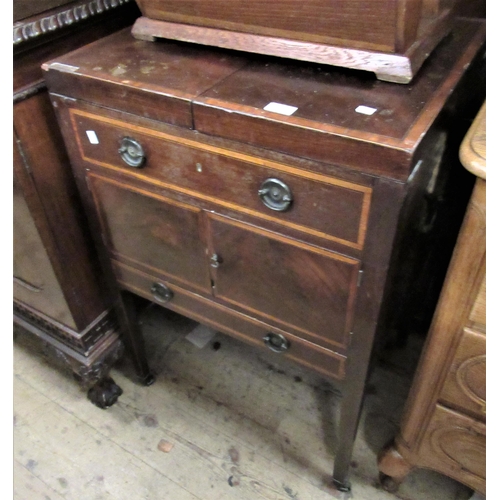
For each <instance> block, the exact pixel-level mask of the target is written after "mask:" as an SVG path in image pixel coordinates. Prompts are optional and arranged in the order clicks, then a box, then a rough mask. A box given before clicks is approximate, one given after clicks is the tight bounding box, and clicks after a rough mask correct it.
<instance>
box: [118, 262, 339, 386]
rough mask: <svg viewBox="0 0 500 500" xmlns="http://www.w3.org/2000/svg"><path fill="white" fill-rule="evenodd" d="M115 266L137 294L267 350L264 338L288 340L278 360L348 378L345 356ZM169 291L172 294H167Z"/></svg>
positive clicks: (126, 285) (122, 281)
mask: <svg viewBox="0 0 500 500" xmlns="http://www.w3.org/2000/svg"><path fill="white" fill-rule="evenodd" d="M113 266H114V271H115V275H116V278H117V280H118V282H119V284H120V285H121V286H122V287H123V288H126V289H127V290H129V291H131V292H133V293H136V294H138V295H141V296H142V297H144V298H146V299H148V300H151V301H154V302H156V303H158V304H160V305H162V306H164V307H167V308H169V309H172V310H173V311H176V312H178V313H180V314H183V315H184V316H187V317H189V318H192V319H194V320H196V321H199V322H200V323H203V324H206V325H208V326H211V327H213V328H215V329H217V330H219V331H221V332H223V333H226V334H228V335H231V336H233V337H235V338H238V339H240V340H242V341H244V342H247V343H249V344H252V345H256V346H258V347H261V348H264V349H267V348H268V347H267V344H266V342H265V341H264V337H267V336H269V335H270V334H271V338H277V339H279V340H280V342H281V341H283V339H285V340H284V341H283V342H284V343H285V344H286V346H287V348H286V350H284V351H282V352H279V353H278V352H277V353H276V355H277V356H285V357H287V358H289V359H291V360H293V361H295V362H297V363H299V364H301V365H303V366H305V367H307V368H309V369H312V370H314V371H316V372H317V373H319V374H321V375H322V376H325V377H329V378H335V379H342V378H344V365H345V359H346V358H345V357H344V356H341V355H339V354H337V353H334V352H332V351H329V350H327V349H324V348H322V347H320V346H317V345H314V344H312V343H310V342H307V341H305V340H303V339H300V338H297V337H295V336H294V335H291V334H289V333H288V332H285V331H283V330H280V329H278V328H275V327H272V326H269V325H267V324H265V323H264V322H262V321H259V320H257V319H255V318H252V317H250V316H248V315H244V314H241V313H239V312H237V311H234V310H231V309H230V308H228V307H225V306H224V305H221V304H218V303H216V302H214V301H213V300H211V299H208V298H205V297H202V296H200V295H198V294H196V293H193V292H190V291H187V290H185V289H183V288H181V287H178V286H177V285H175V284H173V283H169V282H167V281H162V280H158V279H157V278H155V277H153V276H151V275H149V274H147V273H144V272H141V271H138V270H136V269H133V268H131V267H129V266H127V265H124V264H122V263H118V262H116V261H115V262H114V263H113ZM165 287H166V288H167V289H168V290H169V292H170V293H168V292H167V293H165ZM158 291H160V294H159V293H158ZM154 292H155V293H154ZM272 336H274V337H272ZM267 343H268V344H269V343H270V342H269V340H268V342H267ZM276 345H277V344H276V343H275V342H274V344H273V343H272V342H271V346H272V347H273V349H276V348H277V347H276ZM282 345H283V344H280V346H282ZM280 348H281V347H280Z"/></svg>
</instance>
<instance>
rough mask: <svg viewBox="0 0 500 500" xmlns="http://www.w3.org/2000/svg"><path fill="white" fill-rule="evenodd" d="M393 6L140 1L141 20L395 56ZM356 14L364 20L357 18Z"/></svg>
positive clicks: (294, 0)
mask: <svg viewBox="0 0 500 500" xmlns="http://www.w3.org/2000/svg"><path fill="white" fill-rule="evenodd" d="M396 4H397V2H394V1H393V0H376V1H371V2H366V1H362V0H355V1H351V2H329V3H325V2H323V1H321V0H312V1H309V2H301V1H300V0H280V1H279V2H273V3H271V4H270V3H269V2H267V1H265V0H256V1H253V2H251V3H250V4H242V3H241V2H236V1H229V2H227V1H223V0H215V1H210V2H209V1H204V0H191V1H187V2H186V1H179V0H166V1H165V0H162V1H158V0H139V2H138V5H139V7H140V9H141V11H142V13H143V15H144V16H146V17H149V18H151V19H158V20H163V21H174V22H181V23H184V24H193V25H199V26H210V27H215V28H221V29H225V30H233V31H240V32H247V33H255V34H260V35H269V34H273V35H275V36H282V37H287V38H292V39H297V40H310V39H312V40H314V41H318V42H322V43H328V42H330V43H339V42H340V43H342V42H344V44H349V43H351V44H352V45H354V46H357V47H361V48H371V49H384V50H386V51H391V50H392V51H393V50H394V48H395V43H396V40H395V33H394V26H395V25H396V18H397V6H396ZM360 11H363V15H362V16H360Z"/></svg>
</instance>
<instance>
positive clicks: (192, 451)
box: [14, 307, 470, 500]
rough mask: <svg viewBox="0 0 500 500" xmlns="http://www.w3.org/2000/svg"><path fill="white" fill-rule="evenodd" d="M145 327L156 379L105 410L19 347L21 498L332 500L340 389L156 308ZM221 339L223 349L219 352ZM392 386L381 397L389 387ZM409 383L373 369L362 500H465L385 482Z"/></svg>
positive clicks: (452, 489) (123, 369) (439, 480)
mask: <svg viewBox="0 0 500 500" xmlns="http://www.w3.org/2000/svg"><path fill="white" fill-rule="evenodd" d="M141 324H142V328H143V331H144V334H145V337H146V345H147V349H148V352H149V357H150V360H151V364H152V367H153V369H154V370H155V371H156V373H157V380H156V382H155V383H154V384H153V385H152V386H150V387H142V386H140V385H138V384H136V383H135V381H134V376H133V375H134V374H133V370H132V368H131V365H130V363H129V361H128V360H127V359H124V360H123V361H122V362H120V363H119V364H118V365H117V366H116V367H115V368H114V369H113V370H112V373H111V375H112V376H113V378H114V379H115V381H116V382H117V383H118V385H120V387H121V388H122V389H123V391H124V393H123V395H122V396H120V398H119V400H118V402H117V403H116V404H115V405H113V406H112V407H111V408H109V409H107V410H101V409H99V408H97V407H95V406H93V405H92V404H91V403H90V402H89V401H88V400H87V399H86V396H85V393H84V392H82V390H81V389H80V388H79V387H78V385H77V384H76V383H75V381H74V380H73V379H72V377H71V375H70V374H68V373H67V372H65V371H64V370H61V369H59V368H58V367H56V366H55V365H54V364H53V362H52V360H50V359H49V358H46V357H45V356H44V355H43V353H41V352H40V349H39V348H37V347H36V344H35V343H32V342H31V341H30V340H29V338H27V337H26V336H24V335H19V336H18V338H17V339H16V341H15V344H14V498H19V499H25V500H32V499H33V500H37V499H42V500H47V499H49V498H50V500H60V499H61V498H62V499H78V500H83V499H84V500H97V499H110V500H114V499H117V500H118V499H119V500H125V499H127V500H128V499H133V500H136V499H140V500H143V499H145V500H146V499H148V500H149V499H150V500H165V499H166V500H169V499H172V500H195V499H200V500H327V499H332V498H340V499H344V498H350V497H349V495H346V494H342V493H339V492H337V491H336V490H333V489H332V488H331V487H330V484H329V479H330V475H331V471H332V466H333V460H334V449H335V421H336V417H337V415H336V409H337V408H338V403H339V398H340V397H341V396H340V393H339V392H338V390H337V389H336V388H335V387H334V385H333V384H330V383H327V382H325V381H324V380H322V379H320V378H319V377H316V376H314V375H312V374H311V373H309V372H307V371H305V370H302V369H301V368H298V367H296V366H295V365H293V364H290V363H287V362H285V361H283V360H281V359H280V358H279V357H278V358H276V357H274V356H273V355H268V354H267V353H262V352H260V351H257V350H253V349H249V348H248V347H247V346H243V345H242V344H240V343H239V342H237V341H235V340H232V339H229V338H227V337H225V336H223V335H221V334H216V335H215V337H214V338H213V339H212V341H211V342H210V343H209V344H207V345H206V346H205V347H203V348H202V349H200V348H198V347H196V346H194V345H193V344H192V343H190V342H189V341H187V340H186V338H185V336H186V334H187V333H189V332H190V331H191V330H192V329H193V328H194V327H195V326H196V324H195V323H193V322H190V321H188V320H185V319H184V318H182V317H179V316H178V315H174V314H171V313H168V312H165V311H164V310H162V309H159V308H156V307H150V308H146V309H145V310H144V311H143V313H142V315H141ZM217 343H218V344H217ZM387 387H390V388H391V390H390V391H387V390H386V389H384V388H387ZM408 387H409V379H408V377H405V376H404V374H397V373H394V372H391V371H388V370H386V369H384V368H379V369H376V370H375V372H374V375H373V377H372V380H371V385H370V391H369V395H368V396H367V400H366V404H365V408H364V411H363V415H362V419H361V423H360V430H359V433H358V437H357V440H356V444H355V451H354V455H353V467H352V478H351V480H352V488H353V491H352V497H353V498H355V499H360V500H394V499H395V498H400V499H404V500H436V499H439V500H465V499H466V498H468V496H470V492H469V490H468V489H467V488H465V487H463V486H462V485H460V484H459V483H456V482H455V481H453V480H451V479H448V478H446V477H444V476H441V475H439V474H437V473H434V472H431V471H420V470H419V471H416V472H412V473H411V475H410V476H409V477H408V479H407V481H406V482H405V483H403V486H402V487H401V489H400V491H399V492H398V494H397V496H395V495H393V494H390V493H387V492H385V491H383V490H381V489H380V488H379V487H378V485H377V476H378V473H377V468H376V454H377V452H378V450H379V449H380V447H381V446H382V445H383V444H385V441H386V440H387V439H388V438H389V437H391V436H392V434H393V433H394V432H395V429H396V428H397V423H398V420H399V417H400V414H401V411H402V406H403V403H404V397H405V395H406V393H407V390H408Z"/></svg>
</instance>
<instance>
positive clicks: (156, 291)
mask: <svg viewBox="0 0 500 500" xmlns="http://www.w3.org/2000/svg"><path fill="white" fill-rule="evenodd" d="M151 293H152V294H153V295H154V297H155V299H156V300H158V301H159V302H168V301H170V300H172V299H173V297H174V292H172V290H170V288H168V286H165V285H164V284H163V283H153V285H152V286H151Z"/></svg>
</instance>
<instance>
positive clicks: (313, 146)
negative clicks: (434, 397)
mask: <svg viewBox="0 0 500 500" xmlns="http://www.w3.org/2000/svg"><path fill="white" fill-rule="evenodd" d="M483 43H484V26H483V23H480V22H469V21H467V22H463V23H460V24H459V25H457V27H456V33H455V36H454V37H452V38H451V39H450V40H449V43H448V44H447V45H445V46H443V47H442V50H441V52H439V53H437V54H436V56H435V57H434V58H433V59H432V60H430V61H431V62H430V64H429V66H428V68H427V70H426V72H425V73H424V75H423V76H422V77H421V79H420V80H419V81H418V82H417V83H416V84H415V85H414V86H413V87H403V86H399V85H394V84H389V83H385V82H380V81H377V80H376V79H375V78H373V77H366V75H365V77H366V78H365V77H362V78H360V77H359V75H358V74H357V73H356V74H353V73H351V72H348V73H346V72H345V71H344V70H331V69H330V68H328V69H325V68H324V67H318V66H314V65H307V64H282V63H281V62H278V61H276V60H273V59H261V58H260V57H255V58H253V57H250V56H243V55H241V54H238V53H229V52H227V51H220V50H217V49H208V48H204V47H200V46H194V45H186V44H179V43H177V42H168V41H161V42H158V43H151V42H147V41H141V40H137V39H135V38H134V37H133V36H132V35H131V33H130V30H124V31H122V32H120V33H117V34H115V35H112V36H110V37H108V38H106V39H103V40H100V41H98V42H96V43H94V44H91V45H89V46H87V47H84V48H82V49H79V50H76V51H74V52H72V53H70V54H67V55H65V56H63V57H59V58H56V59H55V60H52V61H49V62H47V63H46V64H44V66H43V68H44V70H45V78H46V81H47V83H48V86H49V88H50V92H51V100H52V104H53V106H54V109H55V110H56V112H57V116H58V120H59V123H60V127H61V130H62V132H63V135H64V138H65V142H66V146H67V148H68V151H69V154H70V157H71V162H72V167H73V171H74V174H75V177H76V179H77V183H78V186H79V188H80V193H81V196H82V201H83V203H84V204H85V207H86V210H87V213H88V214H89V220H90V223H91V226H92V233H93V235H94V237H95V240H96V245H97V247H98V248H99V250H100V254H101V256H102V259H103V264H104V265H105V267H106V272H107V274H108V276H109V282H110V287H111V288H112V289H113V290H114V294H115V295H114V297H115V298H116V301H117V303H121V304H122V305H121V307H119V308H118V310H119V311H121V313H122V315H121V320H122V324H123V325H124V333H125V334H126V335H127V338H128V340H129V344H130V346H131V350H130V353H131V356H132V359H133V360H134V361H135V363H136V366H137V367H138V373H139V375H140V376H141V377H142V378H144V377H147V376H148V375H150V372H149V367H148V364H147V359H145V357H144V348H143V342H144V339H142V337H141V336H140V334H139V331H138V329H137V325H136V323H135V322H134V311H133V307H132V306H133V303H132V300H131V297H132V296H133V294H135V295H139V296H142V297H144V298H146V299H148V300H151V301H154V302H157V303H158V304H161V305H163V306H164V307H167V308H170V309H172V310H174V311H176V312H178V313H181V314H184V315H186V316H188V317H190V318H193V319H195V320H197V321H199V322H201V323H203V324H206V325H209V326H211V327H213V328H215V329H217V330H219V331H221V332H223V333H226V334H228V335H231V336H234V337H236V338H238V339H241V340H242V341H244V342H246V343H248V344H251V345H254V346H257V347H258V348H261V349H270V350H272V351H273V352H274V353H275V354H276V356H285V357H288V358H289V359H291V360H293V361H295V362H297V363H299V364H301V365H303V366H305V367H307V368H309V369H311V370H314V371H316V372H317V373H318V374H319V375H321V376H322V377H327V378H329V379H332V380H334V381H336V383H337V384H338V385H339V386H340V387H341V390H342V392H343V395H344V397H343V401H342V408H341V415H340V423H339V429H338V431H339V433H338V443H339V444H338V449H337V452H336V455H335V471H334V482H335V484H336V485H337V486H338V487H339V488H341V489H348V481H347V475H348V469H349V463H350V457H351V452H352V446H353V441H354V437H355V434H356V430H357V423H358V418H359V411H360V408H361V402H362V398H363V393H364V386H365V382H366V379H367V375H368V371H369V364H370V359H371V357H372V352H373V348H374V339H375V335H376V333H377V330H381V332H379V333H383V332H382V330H383V318H385V315H386V313H385V312H384V311H386V310H387V307H386V306H387V305H388V304H389V305H390V303H391V302H390V300H389V301H388V298H389V299H390V293H389V292H390V290H391V289H392V285H393V283H394V282H395V279H396V278H395V277H401V276H402V274H404V270H405V269H406V268H408V267H411V262H407V259H406V256H407V251H406V248H405V247H404V245H402V244H401V242H404V241H405V238H407V237H408V234H409V233H408V231H409V230H410V228H413V227H414V226H415V224H416V221H419V220H420V219H421V217H422V215H421V211H422V209H423V207H428V212H429V214H428V215H429V220H428V221H427V222H428V224H427V226H426V230H427V231H434V232H437V233H439V234H445V235H446V238H445V239H444V238H441V240H439V244H437V245H436V247H435V248H433V247H432V248H431V247H427V248H425V252H426V255H434V254H435V253H436V252H437V250H438V249H439V251H440V252H442V251H443V249H444V248H447V247H450V248H451V246H452V245H451V244H450V241H449V240H450V232H449V231H445V232H443V231H441V229H442V226H443V225H446V226H447V227H448V229H449V228H453V227H456V230H455V232H454V234H453V231H451V233H452V235H451V237H453V236H454V237H456V234H457V232H458V227H459V224H460V221H461V218H462V216H463V212H464V210H465V206H466V203H467V200H468V197H469V195H470V190H471V188H472V182H473V179H472V176H471V175H470V174H468V173H467V172H465V171H464V170H463V169H462V168H461V166H460V165H459V162H458V157H457V156H456V155H457V154H458V153H457V152H458V144H459V142H460V141H461V140H462V138H463V136H464V134H465V131H466V129H467V128H468V126H469V122H468V120H470V119H471V118H472V116H474V115H475V113H476V112H477V109H478V108H479V106H480V104H481V102H482V99H483V96H482V95H478V96H477V98H478V99H479V101H478V102H475V101H474V99H471V97H470V92H469V88H470V85H474V86H475V88H476V91H477V92H478V93H479V94H482V92H483V90H484V89H483V83H482V79H481V77H480V75H481V74H483V73H484V68H483V66H484V59H483V57H482V54H483V52H482V51H483V49H482V46H483ZM270 102H274V103H275V105H274V107H273V109H280V110H283V109H286V110H287V114H284V113H279V112H276V111H272V110H269V107H268V106H267V105H268V103H270ZM276 104H278V106H277V108H276ZM292 105H293V106H294V107H295V111H296V112H292V113H289V109H290V106H292ZM359 106H361V108H359ZM369 106H371V109H372V115H367V114H364V110H365V108H366V107H369ZM266 108H267V109H266ZM370 116H371V117H370ZM436 185H439V186H441V187H442V189H440V190H439V196H440V197H441V198H440V199H443V200H446V201H445V203H444V205H445V210H441V209H440V208H439V206H440V204H439V203H436V204H432V203H431V204H429V203H430V202H429V200H431V201H432V199H433V196H435V191H434V186H436ZM429 207H438V208H439V209H433V210H431V209H430V208H429ZM431 212H432V213H431ZM443 214H444V216H443ZM429 221H435V222H436V225H435V226H433V227H432V228H431V227H430V226H431V225H432V224H430V222H429ZM439 221H440V222H439ZM418 238H419V235H418V234H416V233H413V237H412V239H413V241H414V242H416V241H417V240H418ZM451 239H452V238H451ZM425 293H427V290H425V291H424V290H421V291H420V294H421V295H424V294H425ZM131 294H132V295H131ZM384 296H386V300H385V301H384ZM400 300H401V301H402V300H403V299H400ZM391 311H392V313H393V314H396V313H397V310H396V309H394V308H393V309H392V310H391ZM146 342H147V339H146Z"/></svg>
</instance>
